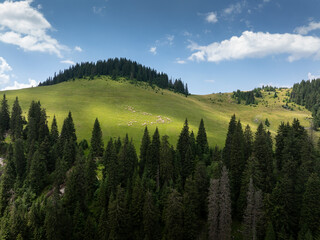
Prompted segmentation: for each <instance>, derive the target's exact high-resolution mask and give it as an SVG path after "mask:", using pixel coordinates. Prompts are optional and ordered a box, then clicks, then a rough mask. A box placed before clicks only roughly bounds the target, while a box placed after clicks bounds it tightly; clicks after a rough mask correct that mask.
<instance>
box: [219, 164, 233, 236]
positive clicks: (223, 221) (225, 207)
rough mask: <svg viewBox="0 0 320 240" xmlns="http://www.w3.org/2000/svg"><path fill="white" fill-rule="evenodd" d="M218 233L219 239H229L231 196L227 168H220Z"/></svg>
mask: <svg viewBox="0 0 320 240" xmlns="http://www.w3.org/2000/svg"><path fill="white" fill-rule="evenodd" d="M219 203H220V207H219V235H220V239H221V240H229V239H231V225H232V218H231V197H230V185H229V177H228V171H227V168H226V167H225V166H224V167H223V168H222V173H221V178H220V186H219Z"/></svg>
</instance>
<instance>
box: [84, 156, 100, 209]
mask: <svg viewBox="0 0 320 240" xmlns="http://www.w3.org/2000/svg"><path fill="white" fill-rule="evenodd" d="M84 168H85V169H84V170H85V173H84V176H85V190H86V200H87V203H90V202H91V200H92V198H93V195H94V193H95V191H96V190H97V187H98V179H97V173H96V169H97V165H96V162H95V161H94V159H93V158H92V155H91V154H90V155H89V156H88V157H87V158H86V162H85V166H84Z"/></svg>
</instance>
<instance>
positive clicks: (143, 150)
mask: <svg viewBox="0 0 320 240" xmlns="http://www.w3.org/2000/svg"><path fill="white" fill-rule="evenodd" d="M150 144H151V140H150V136H149V131H148V127H147V126H146V127H145V129H144V133H143V137H142V141H141V146H140V162H139V174H140V176H142V174H143V172H144V168H145V165H146V162H147V157H148V150H149V147H150Z"/></svg>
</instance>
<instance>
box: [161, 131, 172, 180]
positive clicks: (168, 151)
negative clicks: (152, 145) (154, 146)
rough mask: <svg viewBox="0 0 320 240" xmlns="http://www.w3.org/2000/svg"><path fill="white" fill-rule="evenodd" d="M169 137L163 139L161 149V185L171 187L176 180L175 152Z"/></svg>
mask: <svg viewBox="0 0 320 240" xmlns="http://www.w3.org/2000/svg"><path fill="white" fill-rule="evenodd" d="M168 139H169V137H168V136H167V135H165V136H163V137H162V141H161V147H160V184H161V186H163V185H165V186H167V185H169V183H170V182H171V181H173V178H174V150H173V149H172V147H171V146H170V144H169V141H168Z"/></svg>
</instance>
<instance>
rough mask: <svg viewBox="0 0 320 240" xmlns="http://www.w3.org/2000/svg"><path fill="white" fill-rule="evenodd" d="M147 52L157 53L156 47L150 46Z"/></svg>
mask: <svg viewBox="0 0 320 240" xmlns="http://www.w3.org/2000/svg"><path fill="white" fill-rule="evenodd" d="M149 52H150V53H152V54H153V55H156V54H157V47H151V48H150V49H149Z"/></svg>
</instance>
